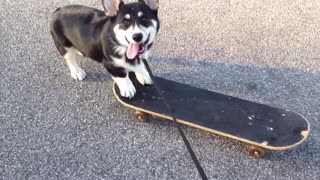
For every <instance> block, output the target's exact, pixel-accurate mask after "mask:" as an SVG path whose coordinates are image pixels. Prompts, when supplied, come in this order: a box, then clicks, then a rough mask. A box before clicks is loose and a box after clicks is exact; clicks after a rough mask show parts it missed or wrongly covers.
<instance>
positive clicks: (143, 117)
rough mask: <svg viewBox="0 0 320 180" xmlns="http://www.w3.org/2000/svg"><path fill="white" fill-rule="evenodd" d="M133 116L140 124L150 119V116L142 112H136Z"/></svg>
mask: <svg viewBox="0 0 320 180" xmlns="http://www.w3.org/2000/svg"><path fill="white" fill-rule="evenodd" d="M134 116H135V117H136V118H137V119H138V120H139V121H141V122H147V121H148V120H149V119H150V115H149V114H147V113H145V112H142V111H136V112H135V113H134Z"/></svg>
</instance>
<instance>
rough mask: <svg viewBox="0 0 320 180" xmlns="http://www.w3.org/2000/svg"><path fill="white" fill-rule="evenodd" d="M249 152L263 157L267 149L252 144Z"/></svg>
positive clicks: (253, 155)
mask: <svg viewBox="0 0 320 180" xmlns="http://www.w3.org/2000/svg"><path fill="white" fill-rule="evenodd" d="M249 154H250V156H252V157H256V158H263V157H264V156H265V155H266V150H265V149H263V148H261V147H257V146H251V147H250V148H249Z"/></svg>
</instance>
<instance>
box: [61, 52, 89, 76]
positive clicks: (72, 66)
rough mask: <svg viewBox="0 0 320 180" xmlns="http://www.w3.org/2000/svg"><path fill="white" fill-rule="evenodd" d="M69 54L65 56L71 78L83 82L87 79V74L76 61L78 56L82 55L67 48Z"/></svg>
mask: <svg viewBox="0 0 320 180" xmlns="http://www.w3.org/2000/svg"><path fill="white" fill-rule="evenodd" d="M65 49H66V50H67V53H66V54H65V55H64V56H63V57H64V59H65V60H66V63H67V65H68V67H69V70H70V73H71V77H72V78H73V79H76V80H80V81H82V80H83V79H84V78H85V77H86V73H85V72H84V71H83V70H82V69H81V67H80V66H79V65H78V63H77V60H76V54H81V53H80V52H79V51H78V50H76V49H75V48H65Z"/></svg>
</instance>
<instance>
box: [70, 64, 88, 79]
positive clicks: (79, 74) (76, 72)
mask: <svg viewBox="0 0 320 180" xmlns="http://www.w3.org/2000/svg"><path fill="white" fill-rule="evenodd" d="M70 72H71V77H72V78H73V79H75V80H79V81H82V80H84V78H86V76H87V74H86V72H84V70H82V69H81V68H80V67H77V68H73V69H70Z"/></svg>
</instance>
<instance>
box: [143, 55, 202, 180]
mask: <svg viewBox="0 0 320 180" xmlns="http://www.w3.org/2000/svg"><path fill="white" fill-rule="evenodd" d="M142 61H143V63H144V65H145V66H146V69H147V71H148V72H149V75H150V78H151V80H152V81H153V85H154V87H155V88H156V90H157V91H158V94H159V95H160V96H161V98H162V100H163V102H164V104H165V105H166V107H167V109H168V110H169V113H170V115H171V117H172V119H173V122H174V123H175V125H176V127H177V128H178V131H179V133H180V135H181V137H182V140H183V142H184V144H185V145H186V147H187V149H188V152H189V154H190V156H191V158H192V160H193V163H194V164H195V166H196V168H197V170H198V172H199V174H200V176H201V178H202V179H203V180H207V179H208V177H207V175H206V173H205V172H204V170H203V168H202V167H201V164H200V162H199V160H198V158H197V156H196V155H195V153H194V151H193V149H192V148H191V145H190V142H189V141H188V139H187V137H186V135H185V134H184V132H183V131H182V129H181V126H180V124H179V123H178V122H177V119H176V117H175V116H174V113H173V111H172V109H171V107H170V105H169V103H168V102H167V100H166V99H165V98H164V96H163V94H162V92H161V90H160V88H159V85H158V84H157V82H156V81H155V78H154V76H153V74H152V72H151V69H150V67H149V65H148V63H147V61H146V59H144V58H142Z"/></svg>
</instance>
